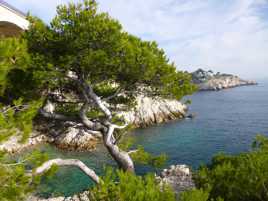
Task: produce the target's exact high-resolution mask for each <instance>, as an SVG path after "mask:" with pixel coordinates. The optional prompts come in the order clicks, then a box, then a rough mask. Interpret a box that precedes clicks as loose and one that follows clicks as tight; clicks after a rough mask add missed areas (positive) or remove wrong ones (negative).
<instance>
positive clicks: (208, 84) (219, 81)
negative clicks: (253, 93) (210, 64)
mask: <svg viewBox="0 0 268 201" xmlns="http://www.w3.org/2000/svg"><path fill="white" fill-rule="evenodd" d="M192 78H193V82H194V83H195V84H197V85H198V87H199V90H200V91H217V90H222V89H228V88H233V87H238V86H247V85H256V84H257V83H256V82H255V81H249V80H243V79H241V78H239V77H238V76H235V75H230V74H221V73H219V72H218V73H216V74H215V73H213V71H211V70H210V71H205V70H202V69H198V70H196V71H195V72H193V73H192Z"/></svg>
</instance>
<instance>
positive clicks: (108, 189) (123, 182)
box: [89, 169, 176, 201]
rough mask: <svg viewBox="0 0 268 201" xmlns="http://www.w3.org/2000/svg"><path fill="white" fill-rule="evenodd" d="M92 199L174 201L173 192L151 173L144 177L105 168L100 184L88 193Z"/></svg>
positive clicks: (102, 200)
mask: <svg viewBox="0 0 268 201" xmlns="http://www.w3.org/2000/svg"><path fill="white" fill-rule="evenodd" d="M89 197H90V200H92V201H175V200H176V199H175V194H174V192H173V191H172V190H171V189H170V188H169V187H167V186H161V187H160V185H159V184H158V183H157V182H156V181H155V178H154V176H153V175H147V176H145V177H141V176H136V175H134V174H131V173H128V172H122V171H119V170H118V171H116V173H113V171H112V170H111V169H109V170H107V173H106V176H105V177H104V178H103V182H102V183H101V184H100V185H97V186H95V187H94V188H93V189H92V190H91V193H90V196H89Z"/></svg>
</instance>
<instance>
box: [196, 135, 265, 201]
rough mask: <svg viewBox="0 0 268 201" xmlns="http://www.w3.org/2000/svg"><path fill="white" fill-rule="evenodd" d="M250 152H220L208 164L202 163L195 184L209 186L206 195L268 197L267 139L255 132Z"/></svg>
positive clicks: (236, 200)
mask: <svg viewBox="0 0 268 201" xmlns="http://www.w3.org/2000/svg"><path fill="white" fill-rule="evenodd" d="M253 148H254V149H253V150H252V152H250V153H242V154H239V155H237V156H227V155H224V154H219V155H218V156H216V157H214V158H213V160H212V163H211V165H209V166H207V167H201V168H200V170H199V171H198V173H197V176H196V179H195V180H196V185H197V187H198V188H203V189H206V190H209V192H210V193H209V198H210V199H216V198H218V197H222V198H224V200H227V201H264V200H268V140H267V138H265V137H262V136H258V137H257V138H256V141H255V142H254V147H253Z"/></svg>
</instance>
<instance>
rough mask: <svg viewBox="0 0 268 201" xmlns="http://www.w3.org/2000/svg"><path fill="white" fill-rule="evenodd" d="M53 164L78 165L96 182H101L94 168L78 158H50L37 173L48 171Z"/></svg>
mask: <svg viewBox="0 0 268 201" xmlns="http://www.w3.org/2000/svg"><path fill="white" fill-rule="evenodd" d="M53 165H57V166H75V167H78V168H79V169H80V170H82V171H83V172H84V173H85V174H86V175H87V176H89V177H90V178H91V179H92V180H93V181H94V182H95V183H99V182H100V178H99V176H98V175H97V174H96V173H95V172H94V170H92V169H90V168H89V167H88V166H86V165H85V164H84V163H83V162H82V161H80V160H77V159H60V158H57V159H53V160H49V161H47V162H45V163H43V165H41V166H40V167H38V168H37V169H36V170H35V174H37V175H38V174H42V173H44V172H46V171H48V170H49V169H50V168H51V167H52V166H53Z"/></svg>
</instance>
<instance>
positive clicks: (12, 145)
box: [0, 133, 53, 153]
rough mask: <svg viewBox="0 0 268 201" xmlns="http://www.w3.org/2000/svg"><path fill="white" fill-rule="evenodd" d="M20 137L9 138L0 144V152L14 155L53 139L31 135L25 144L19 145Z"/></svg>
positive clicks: (41, 135) (40, 135)
mask: <svg viewBox="0 0 268 201" xmlns="http://www.w3.org/2000/svg"><path fill="white" fill-rule="evenodd" d="M20 140H21V136H11V137H10V138H9V139H8V140H7V141H5V143H3V144H0V151H6V152H8V153H16V152H19V151H22V150H23V149H25V148H27V147H30V146H34V145H37V144H40V143H44V142H51V141H53V139H51V138H50V137H48V136H46V135H43V134H36V133H33V134H32V137H30V138H29V139H28V140H27V141H26V142H25V143H20Z"/></svg>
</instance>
